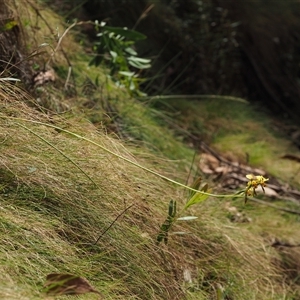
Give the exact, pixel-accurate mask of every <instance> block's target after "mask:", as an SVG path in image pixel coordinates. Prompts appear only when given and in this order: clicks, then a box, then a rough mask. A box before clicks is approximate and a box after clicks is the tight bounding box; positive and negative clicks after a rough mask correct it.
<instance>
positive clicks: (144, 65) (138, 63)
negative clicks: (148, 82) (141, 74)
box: [128, 60, 151, 69]
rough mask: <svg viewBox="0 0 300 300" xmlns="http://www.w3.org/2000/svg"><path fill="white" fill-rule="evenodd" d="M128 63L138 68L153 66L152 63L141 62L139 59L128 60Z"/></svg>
mask: <svg viewBox="0 0 300 300" xmlns="http://www.w3.org/2000/svg"><path fill="white" fill-rule="evenodd" d="M128 63H129V64H130V65H131V66H133V67H135V68H137V69H149V68H151V65H150V64H143V63H140V62H138V61H135V60H128Z"/></svg>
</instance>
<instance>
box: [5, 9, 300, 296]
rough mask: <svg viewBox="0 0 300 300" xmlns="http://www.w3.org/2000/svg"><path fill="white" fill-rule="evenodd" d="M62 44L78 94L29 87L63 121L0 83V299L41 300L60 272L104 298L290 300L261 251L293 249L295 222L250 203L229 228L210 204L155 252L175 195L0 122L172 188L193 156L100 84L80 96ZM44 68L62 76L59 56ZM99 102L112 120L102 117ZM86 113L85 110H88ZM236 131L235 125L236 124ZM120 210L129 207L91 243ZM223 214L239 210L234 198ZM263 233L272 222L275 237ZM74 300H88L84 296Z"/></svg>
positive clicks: (180, 196)
mask: <svg viewBox="0 0 300 300" xmlns="http://www.w3.org/2000/svg"><path fill="white" fill-rule="evenodd" d="M19 9H21V8H19ZM22 9H24V7H23V8H22ZM43 15H44V16H46V17H47V20H48V22H49V23H50V24H52V26H53V28H55V27H56V26H61V25H59V24H60V21H59V20H58V18H57V17H55V15H54V14H53V13H51V12H49V11H47V10H44V11H43ZM22 16H23V18H25V19H27V21H28V20H29V24H30V22H33V21H30V20H31V19H30V18H32V20H33V19H34V17H35V15H34V13H33V12H32V11H31V10H30V8H28V7H26V8H25V12H24V11H22ZM40 21H41V20H40ZM40 25H43V22H41V23H40ZM27 29H29V28H27ZM44 30H45V31H43V32H42V33H41V32H35V33H34V35H35V38H36V39H37V40H38V39H40V40H38V43H40V44H41V43H42V42H43V38H44V37H45V36H50V33H49V32H46V29H44ZM66 38H67V39H69V40H66V43H67V45H68V47H69V49H72V50H73V51H72V53H73V54H72V55H70V58H71V60H72V64H73V72H74V73H75V74H76V76H77V77H76V82H77V85H78V90H79V95H77V97H70V96H66V95H64V94H63V93H62V92H61V89H62V88H61V86H60V82H59V80H58V82H57V83H56V85H55V86H53V87H51V86H50V87H47V88H42V89H40V93H41V94H40V96H41V99H42V100H44V101H46V102H47V103H48V104H49V106H50V107H52V108H57V109H61V108H63V107H65V106H68V107H71V108H72V110H71V111H69V112H68V113H65V114H62V115H52V116H51V117H50V116H49V115H46V114H44V113H40V112H38V111H37V110H36V109H34V108H31V107H29V106H28V105H27V104H25V103H28V102H30V101H32V100H31V99H25V98H26V97H25V95H23V94H22V93H21V94H20V93H17V92H16V90H15V88H14V87H11V86H9V85H4V86H3V85H2V89H1V102H0V105H1V108H0V111H1V115H0V116H1V118H0V126H1V130H0V132H1V141H2V142H1V153H0V162H1V164H0V178H1V189H0V203H1V209H0V222H1V229H0V235H1V240H2V243H1V246H0V260H1V265H0V274H1V275H0V278H1V279H2V280H1V285H0V298H1V299H41V298H43V297H44V295H43V294H42V292H41V290H42V285H43V282H44V280H45V276H46V275H47V274H49V273H52V272H70V273H74V274H78V275H80V276H84V277H86V278H87V279H88V280H89V281H90V282H91V283H92V285H93V286H94V287H96V288H97V289H98V290H100V291H101V292H102V293H103V294H104V296H105V299H185V297H187V298H188V299H222V298H221V297H223V298H225V296H227V297H228V298H227V299H293V298H292V293H296V291H295V287H293V289H294V292H293V291H292V288H290V284H291V283H290V282H285V281H284V277H285V275H284V274H282V273H280V272H279V270H278V264H274V263H273V262H274V261H275V260H276V259H277V260H279V258H280V257H279V255H278V254H277V253H276V252H275V251H274V249H272V248H269V247H266V246H265V244H266V240H264V238H265V236H266V235H268V237H269V236H278V235H279V234H280V237H286V238H287V239H292V238H294V239H295V242H297V240H296V237H295V236H294V233H293V232H295V230H296V228H297V225H298V224H299V223H298V224H297V222H299V220H298V219H297V218H296V217H291V216H287V215H286V214H279V213H278V212H277V211H274V210H272V209H269V208H265V207H260V206H254V205H252V204H250V205H249V206H247V207H246V209H247V211H246V212H247V214H249V215H250V216H251V217H252V218H253V222H252V223H250V224H242V225H240V224H233V223H231V222H230V221H229V219H228V216H227V213H226V211H225V208H224V207H225V201H224V200H220V199H219V200H218V199H210V200H208V201H206V202H205V203H204V204H203V205H201V206H200V207H197V208H195V209H193V210H192V211H191V213H193V214H197V215H198V216H199V219H198V220H197V221H195V222H193V223H187V224H178V225H176V228H174V231H183V230H184V231H189V232H191V234H190V235H184V236H176V235H172V236H171V237H170V241H169V244H168V246H164V245H160V246H157V245H156V244H155V238H156V235H157V233H158V229H159V226H160V224H161V223H162V222H163V221H164V219H165V216H166V210H167V205H168V203H169V201H170V199H174V200H176V201H177V202H178V205H179V206H181V205H183V203H184V202H185V199H186V197H187V192H186V191H184V190H182V189H181V188H178V187H176V186H174V185H171V184H169V183H167V182H166V181H163V180H162V179H161V178H159V177H157V176H154V175H152V174H149V173H147V172H146V171H143V170H141V169H139V168H137V167H135V166H133V165H132V164H129V163H127V162H125V161H124V160H122V159H120V158H117V157H116V156H114V155H111V154H109V153H108V152H106V151H103V149H101V148H100V147H99V146H96V145H94V144H91V143H88V142H86V141H83V140H82V139H78V138H76V137H74V136H72V135H69V134H67V133H65V132H62V131H59V130H55V129H53V128H51V127H47V126H45V125H41V124H34V123H32V122H28V121H24V120H16V119H11V118H10V117H17V118H21V119H26V120H29V121H30V120H31V121H39V122H44V123H48V124H50V125H54V126H57V127H61V128H63V129H64V130H70V131H72V132H75V133H77V134H79V135H82V136H84V137H86V138H89V139H91V140H92V141H94V142H96V143H97V144H99V145H101V146H104V147H106V148H107V149H109V150H111V151H113V152H114V153H117V154H119V155H122V156H123V157H126V158H127V159H129V160H132V161H134V162H138V163H140V164H142V165H143V166H145V167H149V168H151V169H155V170H157V171H158V172H160V173H162V174H163V175H166V176H170V177H171V178H176V179H178V180H181V182H184V180H185V179H186V177H187V174H188V168H189V165H190V162H191V161H192V157H193V151H192V150H191V149H189V148H187V147H186V146H185V145H184V144H182V143H181V142H180V140H178V139H176V138H174V136H173V135H172V131H171V130H169V129H167V128H166V126H161V125H160V123H161V122H162V120H158V117H157V114H156V113H155V111H153V110H150V109H149V108H148V107H147V106H145V105H142V104H140V103H139V102H136V101H135V100H133V99H130V98H129V97H128V96H127V95H126V93H124V92H120V91H117V90H115V89H114V88H113V86H112V84H110V85H109V87H107V85H105V84H103V87H102V89H101V88H99V87H96V88H95V89H94V90H93V92H92V93H91V94H89V95H88V96H87V93H86V90H85V89H83V86H84V85H87V84H86V82H87V81H86V78H90V79H92V80H94V79H95V77H96V76H97V75H98V74H99V70H96V69H93V68H87V67H86V63H87V60H86V57H85V56H84V55H83V54H80V53H79V52H78V51H80V49H78V46H76V44H75V43H74V42H72V39H71V38H70V37H69V36H68V37H66ZM72 47H74V48H72ZM75 52H76V54H75ZM55 67H56V70H60V71H61V74H64V73H65V71H66V62H65V61H64V59H63V56H61V55H60V54H59V53H57V55H56V61H55ZM101 76H103V75H101ZM102 78H103V77H102ZM103 82H105V81H104V80H103ZM83 83H85V84H83ZM45 99H46V100H45ZM58 99H59V101H57V100H58ZM108 102H109V103H111V105H113V108H114V113H113V114H112V111H111V110H109V113H108V112H107V110H103V107H105V105H107V103H108ZM86 103H89V104H90V103H91V104H92V107H93V108H91V109H89V110H88V109H87V108H86V105H85V106H84V105H83V104H86ZM51 105H53V106H54V107H53V106H51ZM207 107H209V106H207ZM207 109H209V108H207ZM203 110H204V108H203ZM203 110H202V112H203ZM227 111H228V110H227ZM229 111H231V110H230V109H229ZM243 111H245V112H246V111H247V110H243ZM201 115H202V114H201V112H199V114H198V116H200V118H201ZM203 115H204V114H203ZM117 116H118V118H116V117H117ZM88 118H90V119H91V120H92V121H93V123H94V124H91V123H90V121H89V120H88ZM208 119H209V120H211V119H212V118H211V117H209V118H208ZM216 122H217V121H216ZM241 123H244V120H243V119H242V120H238V121H237V124H241ZM115 124H117V125H118V127H117V129H118V132H119V133H120V134H126V137H127V138H129V142H127V143H124V142H122V141H121V140H119V139H118V138H117V137H116V136H115V135H110V134H108V133H107V132H106V126H104V125H107V128H111V127H112V126H115ZM24 126H25V127H24ZM256 126H260V125H256ZM30 130H31V131H30ZM205 130H210V127H209V126H207V129H205ZM32 131H33V132H34V133H35V134H34V133H33V132H32ZM37 135H38V136H37ZM223 136H224V138H225V137H226V135H225V134H223ZM45 140H47V142H48V143H47V142H45ZM49 144H50V145H49ZM221 145H222V143H220V147H221ZM240 145H241V146H242V145H243V144H240ZM54 147H56V148H58V149H59V150H60V151H62V152H63V155H62V153H60V152H58V151H57V150H56V149H55V148H54ZM220 149H221V148H220ZM71 160H72V161H73V162H75V163H76V164H77V166H75V165H74V163H72V161H71ZM84 173H85V174H84ZM91 179H92V180H91ZM226 202H227V201H226ZM131 204H134V206H133V207H132V208H131V209H129V210H128V211H127V212H126V214H124V215H123V216H121V217H120V218H119V219H118V220H117V222H116V223H115V224H114V225H113V226H112V227H111V228H110V229H109V230H108V231H107V232H106V233H105V234H104V235H103V237H102V238H101V239H100V240H99V242H98V244H97V245H93V244H94V242H95V241H96V239H97V238H98V237H99V236H100V235H101V233H102V232H103V230H104V229H105V228H107V227H108V226H110V224H111V223H112V222H113V221H114V220H115V218H116V217H117V216H118V215H119V214H120V213H122V211H123V210H124V209H125V208H126V207H127V206H128V205H131ZM231 204H232V205H236V206H237V207H238V208H239V209H241V210H245V207H244V206H243V205H242V200H235V202H233V203H231ZM271 215H272V219H270V216H271ZM274 224H277V225H278V224H280V225H281V226H280V229H278V227H275V226H274ZM263 234H264V235H263ZM298 242H299V241H298ZM184 274H185V276H184ZM187 274H190V277H191V280H189V279H187V277H188V276H187ZM221 291H223V292H221ZM218 294H219V295H221V296H219V298H218V296H217V295H218ZM288 295H290V296H288ZM295 297H296V296H295ZM63 298H64V297H61V299H63ZM81 299H96V296H95V295H93V294H88V295H84V296H81ZM294 299H296V298H294Z"/></svg>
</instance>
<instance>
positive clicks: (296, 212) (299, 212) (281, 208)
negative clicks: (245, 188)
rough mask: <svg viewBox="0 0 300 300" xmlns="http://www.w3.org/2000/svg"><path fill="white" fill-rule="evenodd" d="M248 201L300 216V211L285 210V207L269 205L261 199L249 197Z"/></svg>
mask: <svg viewBox="0 0 300 300" xmlns="http://www.w3.org/2000/svg"><path fill="white" fill-rule="evenodd" d="M247 199H248V200H251V201H254V202H257V203H260V204H263V205H267V206H270V207H272V208H275V209H278V210H281V211H285V212H287V213H290V214H294V215H300V211H297V210H293V209H289V208H284V207H279V206H277V205H274V204H271V203H268V202H266V201H263V200H260V199H256V198H252V197H248V198H247Z"/></svg>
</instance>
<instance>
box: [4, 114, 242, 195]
mask: <svg viewBox="0 0 300 300" xmlns="http://www.w3.org/2000/svg"><path fill="white" fill-rule="evenodd" d="M0 117H1V118H5V119H11V120H15V121H25V122H30V123H33V124H38V125H43V126H47V127H50V128H54V129H56V130H58V131H61V132H65V133H67V134H69V135H72V136H74V137H76V138H78V139H81V140H84V141H86V142H88V143H90V144H93V145H95V146H97V147H99V148H101V149H102V150H104V151H105V152H107V153H109V154H111V155H113V156H116V157H118V158H120V159H122V160H123V161H126V162H128V163H130V164H131V165H134V166H135V167H137V168H140V169H142V170H144V171H146V172H148V173H151V174H153V175H155V176H157V177H160V178H161V179H164V180H166V181H168V182H170V183H173V184H175V185H177V186H180V187H182V188H185V189H187V190H190V191H193V192H196V193H199V194H201V195H207V196H211V197H215V198H232V197H243V195H238V194H230V195H222V194H212V193H207V192H203V191H199V190H196V189H193V188H191V187H189V186H187V185H185V184H183V183H180V182H178V181H175V180H173V179H171V178H169V177H167V176H164V175H162V174H159V173H158V172H156V171H153V170H151V169H148V168H146V167H144V166H142V165H140V164H138V163H136V162H134V161H132V160H130V159H128V158H126V157H123V156H121V155H119V154H117V153H115V152H113V151H111V150H109V149H107V148H106V147H104V146H102V145H100V144H98V143H96V142H94V141H93V140H90V139H88V138H86V137H84V136H81V135H79V134H77V133H74V132H72V131H69V130H66V129H63V128H60V127H58V126H55V125H51V124H47V123H43V122H40V121H35V120H28V119H23V118H16V117H8V116H0ZM15 124H17V125H19V126H21V127H23V128H25V126H24V125H21V124H20V123H18V122H15ZM30 131H31V130H30ZM31 132H32V131H31ZM32 133H33V134H35V133H34V132H32ZM44 141H45V142H46V143H47V144H49V142H47V141H46V140H44ZM50 145H51V144H50ZM51 146H53V145H51ZM56 150H58V151H59V152H60V150H59V149H57V148H56ZM60 153H61V154H62V152H60ZM64 156H65V155H64ZM65 157H66V156H65ZM71 161H72V160H71ZM73 163H74V162H73ZM75 165H76V164H75ZM78 167H79V166H78ZM79 168H80V167H79ZM81 171H83V170H81Z"/></svg>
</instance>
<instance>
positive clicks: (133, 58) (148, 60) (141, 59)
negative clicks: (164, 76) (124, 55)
mask: <svg viewBox="0 0 300 300" xmlns="http://www.w3.org/2000/svg"><path fill="white" fill-rule="evenodd" d="M128 60H132V61H136V62H140V63H142V64H149V63H150V62H151V59H148V58H141V57H136V56H130V57H128Z"/></svg>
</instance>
